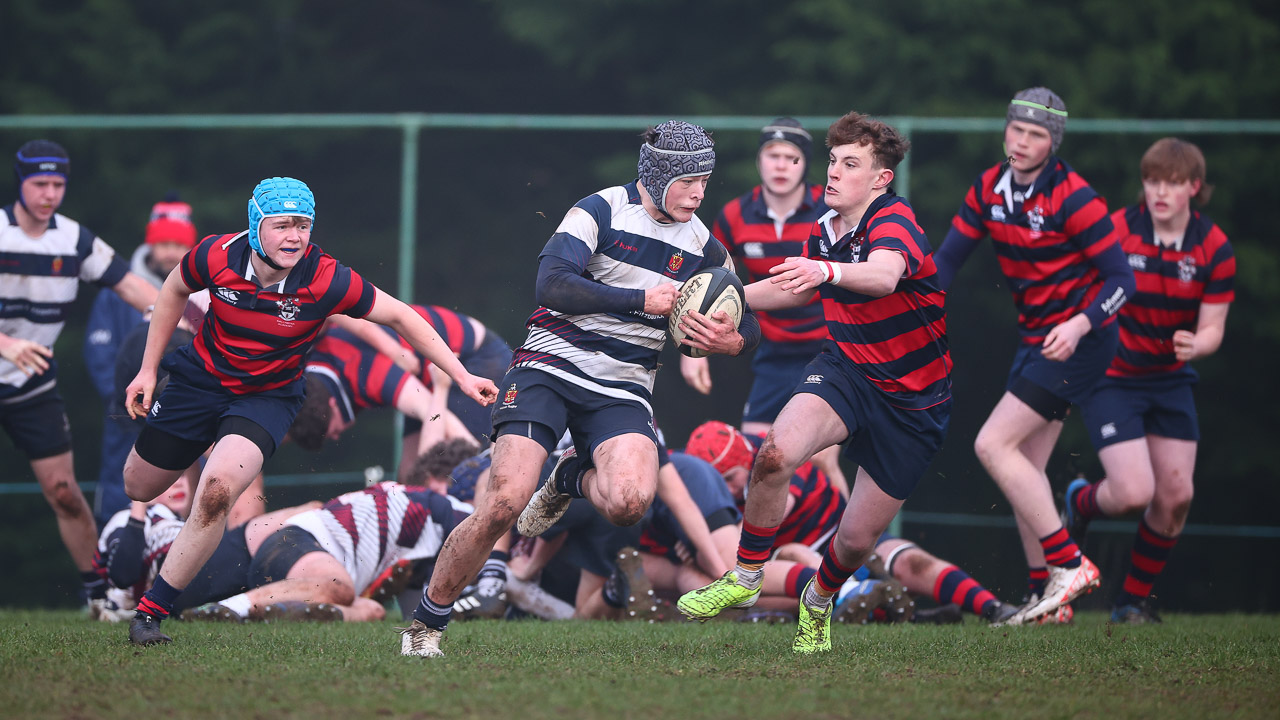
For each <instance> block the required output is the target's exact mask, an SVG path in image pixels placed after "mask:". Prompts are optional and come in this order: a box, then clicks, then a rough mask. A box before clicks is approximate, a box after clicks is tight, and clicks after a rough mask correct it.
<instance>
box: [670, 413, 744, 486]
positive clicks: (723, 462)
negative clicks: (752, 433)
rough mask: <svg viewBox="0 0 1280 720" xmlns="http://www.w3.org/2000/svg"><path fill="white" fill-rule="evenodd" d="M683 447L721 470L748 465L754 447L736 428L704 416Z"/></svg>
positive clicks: (724, 471)
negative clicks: (704, 419) (705, 419)
mask: <svg viewBox="0 0 1280 720" xmlns="http://www.w3.org/2000/svg"><path fill="white" fill-rule="evenodd" d="M684 451H685V452H686V453H688V454H689V455H692V456H694V457H696V458H701V459H703V460H706V461H707V462H709V463H711V464H712V465H714V466H715V468H716V470H717V471H718V472H719V473H720V474H721V475H723V474H725V473H727V472H729V471H730V470H732V469H734V468H736V467H744V468H748V469H750V467H751V464H752V463H754V462H755V459H756V448H755V446H754V445H752V444H751V441H750V440H748V439H747V436H746V435H743V434H742V433H741V432H740V431H739V430H738V429H737V428H735V427H733V426H732V425H729V424H728V423H723V422H720V421H719V420H708V421H707V422H704V423H702V424H701V425H699V426H698V427H696V428H694V430H693V432H692V433H691V434H690V435H689V443H688V445H686V446H685V449H684Z"/></svg>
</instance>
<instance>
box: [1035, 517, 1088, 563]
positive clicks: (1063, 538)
mask: <svg viewBox="0 0 1280 720" xmlns="http://www.w3.org/2000/svg"><path fill="white" fill-rule="evenodd" d="M1040 547H1041V548H1043V549H1044V561H1045V562H1047V563H1049V564H1050V565H1053V566H1054V567H1063V568H1078V567H1080V548H1079V547H1078V546H1077V545H1076V541H1075V540H1072V539H1071V536H1070V535H1068V534H1067V529H1066V528H1065V527H1059V528H1058V529H1057V530H1056V531H1054V532H1051V533H1049V534H1048V535H1045V536H1044V537H1042V538H1040Z"/></svg>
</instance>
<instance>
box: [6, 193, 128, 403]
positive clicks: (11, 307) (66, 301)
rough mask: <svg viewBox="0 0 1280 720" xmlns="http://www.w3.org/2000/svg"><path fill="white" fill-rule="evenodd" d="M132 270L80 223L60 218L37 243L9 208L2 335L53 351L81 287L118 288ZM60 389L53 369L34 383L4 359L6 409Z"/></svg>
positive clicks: (64, 217)
mask: <svg viewBox="0 0 1280 720" xmlns="http://www.w3.org/2000/svg"><path fill="white" fill-rule="evenodd" d="M128 270H129V265H128V263H126V262H125V261H124V260H123V259H121V258H119V257H117V256H116V253H115V251H114V250H112V249H111V246H109V245H107V244H106V243H105V242H103V241H102V239H101V238H98V237H97V236H95V235H94V234H93V232H92V231H90V230H89V229H88V228H86V227H84V226H83V225H81V224H80V223H78V222H76V221H75V220H72V219H71V218H68V217H66V216H64V215H58V214H55V215H54V216H53V218H52V219H51V220H50V221H49V227H48V229H47V230H45V232H44V234H43V235H41V236H40V237H38V238H32V237H28V236H27V234H26V233H24V232H23V231H22V228H21V227H19V226H18V220H17V218H16V216H15V215H14V207H13V205H8V206H6V207H5V208H4V213H3V216H2V217H0V333H4V334H5V335H8V336H10V337H16V338H21V339H24V340H30V341H32V342H36V343H39V344H41V345H44V346H46V347H53V344H54V342H55V341H57V339H58V335H59V334H60V333H61V332H62V327H63V325H65V324H66V317H67V312H68V310H69V309H70V307H71V304H72V303H74V302H75V299H76V293H77V292H78V291H79V289H80V281H82V280H83V281H84V282H92V283H96V284H98V285H101V286H103V287H112V286H114V285H116V284H117V283H119V282H120V281H121V279H123V278H124V276H125V273H126V272H128ZM55 383H56V378H55V367H54V365H53V364H52V363H51V364H50V367H49V369H48V370H47V371H45V372H44V373H41V374H38V375H35V376H33V377H32V376H28V375H27V374H26V373H24V372H23V371H22V370H20V369H19V368H18V367H17V366H16V365H14V364H13V363H11V362H9V361H8V360H5V359H3V358H0V404H12V403H16V402H20V401H22V400H25V399H27V398H29V397H32V396H34V395H36V394H38V393H41V392H44V391H46V390H49V389H50V388H52V387H53V386H54V384H55Z"/></svg>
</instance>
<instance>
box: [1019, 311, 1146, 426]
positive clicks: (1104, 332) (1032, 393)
mask: <svg viewBox="0 0 1280 720" xmlns="http://www.w3.org/2000/svg"><path fill="white" fill-rule="evenodd" d="M1119 345H1120V325H1119V323H1114V322H1113V323H1110V324H1108V325H1103V326H1102V327H1100V328H1094V329H1093V330H1090V331H1089V332H1088V333H1087V334H1085V336H1084V337H1082V338H1080V343H1079V344H1078V345H1076V351H1075V352H1074V353H1072V355H1071V357H1069V358H1067V359H1066V361H1064V362H1057V361H1055V360H1048V359H1046V358H1045V356H1044V355H1042V354H1041V352H1040V351H1041V350H1042V349H1043V347H1042V346H1041V345H1027V344H1025V343H1024V344H1021V345H1019V346H1018V352H1017V354H1015V355H1014V356H1013V367H1012V368H1010V369H1009V380H1008V382H1007V383H1006V385H1005V389H1006V390H1008V391H1009V392H1010V393H1012V394H1013V395H1014V396H1015V397H1017V398H1018V399H1019V400H1022V401H1023V402H1025V403H1027V404H1028V405H1030V406H1031V407H1032V408H1033V409H1035V411H1036V412H1038V413H1040V414H1041V415H1042V416H1044V417H1045V418H1046V419H1049V420H1059V419H1061V418H1062V417H1065V416H1066V410H1067V408H1068V407H1069V406H1071V405H1073V404H1074V405H1079V404H1080V403H1082V402H1084V400H1085V398H1087V397H1089V395H1090V394H1091V393H1092V392H1093V387H1094V386H1095V385H1097V384H1098V382H1099V381H1101V380H1102V378H1103V376H1104V375H1105V374H1106V372H1107V368H1108V367H1110V366H1111V360H1112V359H1113V358H1115V356H1116V348H1117V347H1119ZM1037 389H1039V390H1043V391H1047V392H1048V394H1049V396H1050V398H1044V397H1043V393H1039V392H1037ZM1054 399H1056V400H1057V402H1056V403H1055V402H1054ZM1050 406H1053V407H1050Z"/></svg>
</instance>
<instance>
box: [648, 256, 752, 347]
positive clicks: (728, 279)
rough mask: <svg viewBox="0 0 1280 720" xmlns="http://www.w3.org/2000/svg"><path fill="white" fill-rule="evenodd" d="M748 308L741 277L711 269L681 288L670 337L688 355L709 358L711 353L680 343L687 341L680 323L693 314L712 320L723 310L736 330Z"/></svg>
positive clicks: (670, 318)
mask: <svg viewBox="0 0 1280 720" xmlns="http://www.w3.org/2000/svg"><path fill="white" fill-rule="evenodd" d="M745 308H746V301H745V300H743V295H742V281H741V280H739V279H738V276H737V275H735V274H733V272H731V271H729V270H727V269H725V268H723V267H713V268H708V269H706V270H703V271H701V272H698V273H696V274H694V275H693V276H692V277H690V278H689V279H688V280H686V281H685V282H684V287H682V288H680V297H679V298H678V299H677V300H676V305H675V307H674V308H673V309H672V310H671V315H670V316H668V321H667V334H668V335H670V336H671V339H672V341H674V342H675V343H676V347H678V348H680V352H682V353H684V354H685V355H688V356H689V357H706V356H707V355H709V354H710V353H708V352H707V351H705V350H702V349H699V348H695V347H690V346H688V345H681V344H680V342H681V341H682V340H684V339H685V333H684V332H682V331H681V330H680V321H681V320H682V319H684V316H685V315H686V314H687V313H689V312H691V311H693V312H698V313H701V314H702V315H705V316H707V317H711V316H712V315H714V314H716V313H718V312H720V311H721V310H723V311H724V312H726V313H728V314H729V317H730V319H732V320H733V326H734V327H735V328H736V327H738V326H739V325H740V324H741V323H742V314H743V312H744V310H745Z"/></svg>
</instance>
